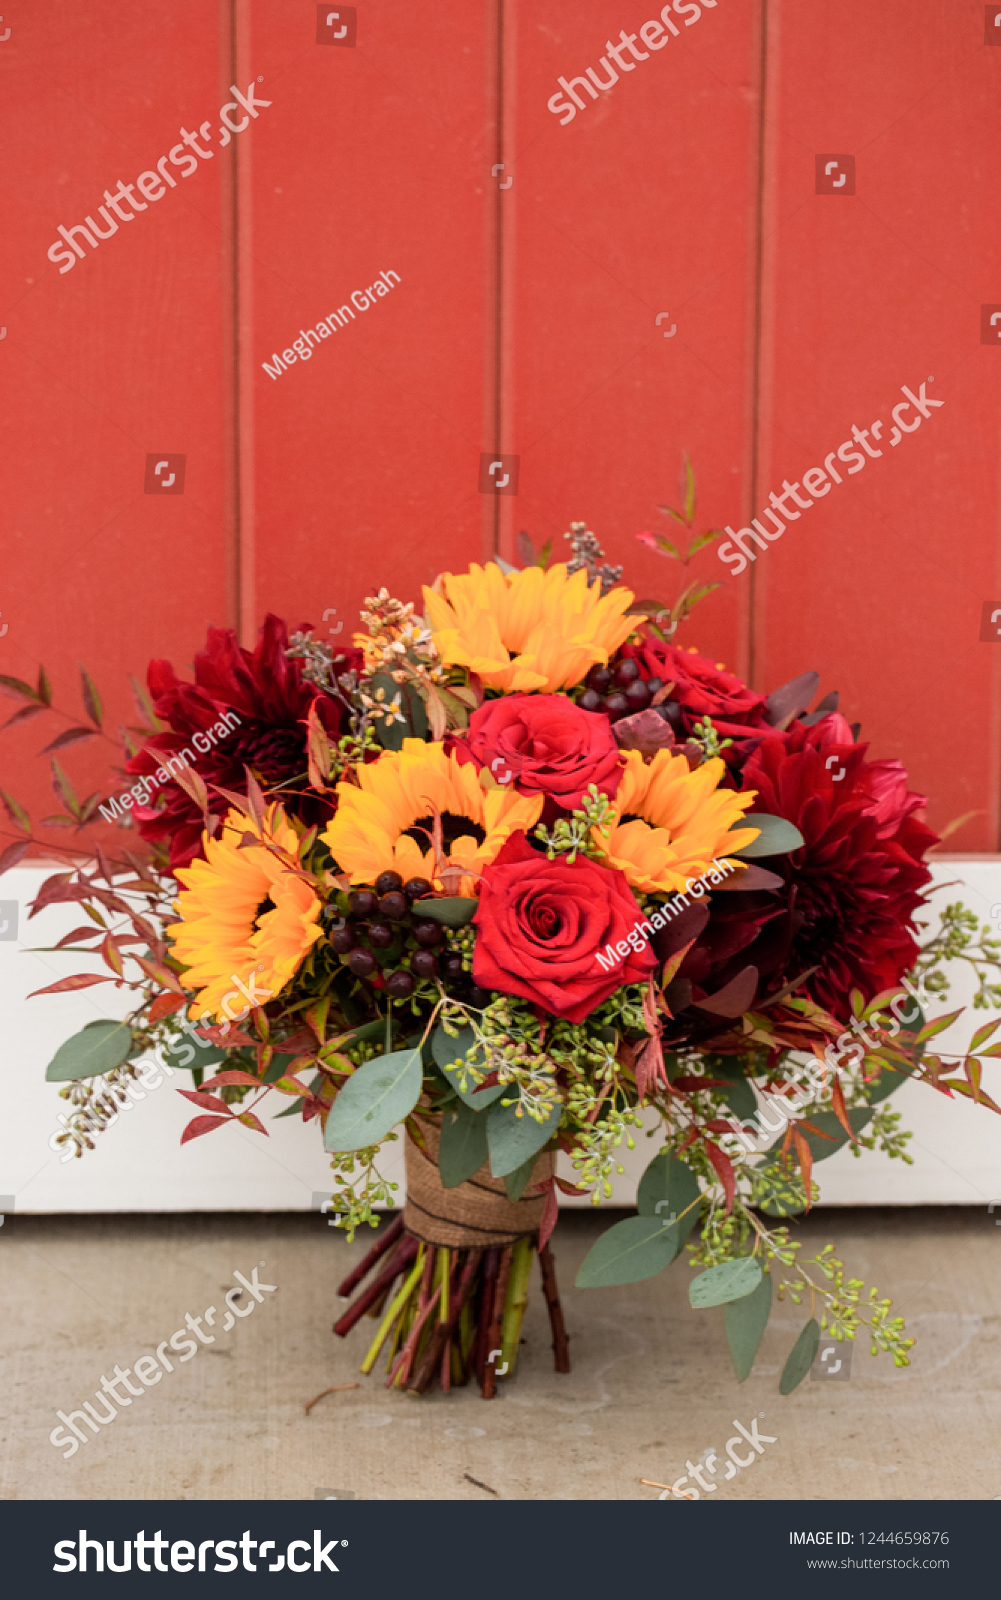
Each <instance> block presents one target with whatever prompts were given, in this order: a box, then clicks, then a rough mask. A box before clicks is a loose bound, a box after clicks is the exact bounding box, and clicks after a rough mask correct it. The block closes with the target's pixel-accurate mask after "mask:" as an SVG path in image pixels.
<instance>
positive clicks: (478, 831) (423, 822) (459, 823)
mask: <svg viewBox="0 0 1001 1600" xmlns="http://www.w3.org/2000/svg"><path fill="white" fill-rule="evenodd" d="M439 815H440V816H441V836H442V845H443V848H444V849H445V850H450V849H451V847H452V845H453V844H454V843H455V841H456V839H461V838H462V837H463V835H465V836H466V837H467V838H468V837H472V838H473V839H475V840H476V843H477V844H482V843H483V841H484V839H485V838H486V832H485V830H484V829H483V828H481V827H480V825H479V823H478V822H473V821H471V820H470V818H469V817H461V816H458V815H457V814H456V812H454V811H442V812H440V813H439ZM433 826H434V818H433V817H430V816H427V817H418V818H417V820H416V821H415V822H414V824H413V826H412V827H409V828H404V830H403V832H404V833H405V834H406V836H407V838H409V839H413V840H415V841H416V843H417V844H419V845H420V847H421V849H422V850H430V848H431V832H432V828H433ZM422 830H423V831H422Z"/></svg>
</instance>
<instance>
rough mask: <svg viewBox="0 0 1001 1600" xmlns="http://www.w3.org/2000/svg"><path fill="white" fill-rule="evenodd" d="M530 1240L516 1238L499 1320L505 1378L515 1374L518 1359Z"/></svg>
mask: <svg viewBox="0 0 1001 1600" xmlns="http://www.w3.org/2000/svg"><path fill="white" fill-rule="evenodd" d="M533 1254H534V1251H533V1241H532V1239H530V1238H525V1239H519V1240H518V1241H517V1242H516V1244H515V1246H514V1249H513V1251H512V1256H511V1277H510V1280H509V1282H508V1288H507V1300H506V1302H505V1305H504V1320H503V1322H502V1323H501V1356H500V1362H499V1366H500V1368H501V1369H502V1370H503V1369H504V1367H505V1363H506V1364H507V1366H506V1370H504V1371H503V1375H504V1377H507V1378H510V1377H511V1376H512V1375H513V1373H514V1364H515V1362H516V1361H517V1359H518V1341H519V1339H520V1337H521V1324H522V1321H523V1319H524V1316H525V1311H526V1308H527V1306H528V1281H529V1276H530V1274H531V1271H532V1256H533ZM498 1375H500V1374H498Z"/></svg>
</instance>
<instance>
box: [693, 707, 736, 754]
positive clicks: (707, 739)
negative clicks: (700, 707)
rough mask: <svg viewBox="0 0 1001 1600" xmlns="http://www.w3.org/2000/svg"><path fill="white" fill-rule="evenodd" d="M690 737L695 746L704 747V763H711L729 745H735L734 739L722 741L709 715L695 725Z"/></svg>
mask: <svg viewBox="0 0 1001 1600" xmlns="http://www.w3.org/2000/svg"><path fill="white" fill-rule="evenodd" d="M688 737H689V739H690V741H691V742H692V743H693V744H700V745H701V746H702V759H703V761H711V760H712V758H713V756H718V755H719V753H720V751H721V750H725V749H726V748H727V746H728V745H731V744H733V740H732V739H723V740H721V739H720V736H719V734H718V733H717V732H716V728H715V725H714V723H713V720H712V718H711V717H710V716H709V715H708V714H707V715H706V716H704V717H703V718H702V720H701V721H700V722H696V723H695V725H694V727H693V728H692V731H691V733H690V734H689V735H688Z"/></svg>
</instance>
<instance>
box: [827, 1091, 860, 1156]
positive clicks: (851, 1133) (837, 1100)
mask: <svg viewBox="0 0 1001 1600" xmlns="http://www.w3.org/2000/svg"><path fill="white" fill-rule="evenodd" d="M831 1094H832V1099H831V1104H832V1105H833V1107H834V1115H835V1116H836V1117H837V1119H838V1121H839V1122H840V1124H841V1126H842V1127H843V1128H844V1130H845V1132H846V1133H847V1135H848V1137H849V1139H850V1140H851V1142H852V1144H858V1139H857V1138H856V1136H855V1129H854V1128H853V1127H852V1125H851V1123H850V1121H849V1120H848V1107H847V1106H846V1105H845V1094H844V1090H843V1089H842V1087H841V1079H840V1078H839V1077H837V1075H835V1078H834V1083H833V1084H832V1085H831Z"/></svg>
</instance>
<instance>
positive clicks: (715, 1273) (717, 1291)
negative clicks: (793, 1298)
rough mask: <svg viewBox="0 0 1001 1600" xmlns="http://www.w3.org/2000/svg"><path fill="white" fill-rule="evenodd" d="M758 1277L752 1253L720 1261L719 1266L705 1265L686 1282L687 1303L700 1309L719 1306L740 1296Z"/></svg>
mask: <svg viewBox="0 0 1001 1600" xmlns="http://www.w3.org/2000/svg"><path fill="white" fill-rule="evenodd" d="M760 1280H761V1267H760V1265H759V1263H758V1262H757V1261H756V1260H755V1258H754V1256H741V1257H739V1259H738V1260H736V1261H724V1262H722V1263H721V1265H720V1266H718V1267H709V1268H708V1269H707V1271H705V1272H700V1273H699V1275H698V1277H697V1278H693V1279H692V1281H691V1283H690V1284H689V1285H688V1300H689V1304H690V1305H691V1306H693V1307H694V1309H695V1310H696V1311H700V1310H702V1309H703V1308H704V1307H706V1306H722V1305H726V1303H727V1301H729V1300H742V1299H743V1297H744V1296H745V1295H747V1294H751V1293H752V1292H753V1291H754V1290H755V1289H756V1288H757V1287H758V1284H759V1282H760Z"/></svg>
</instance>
